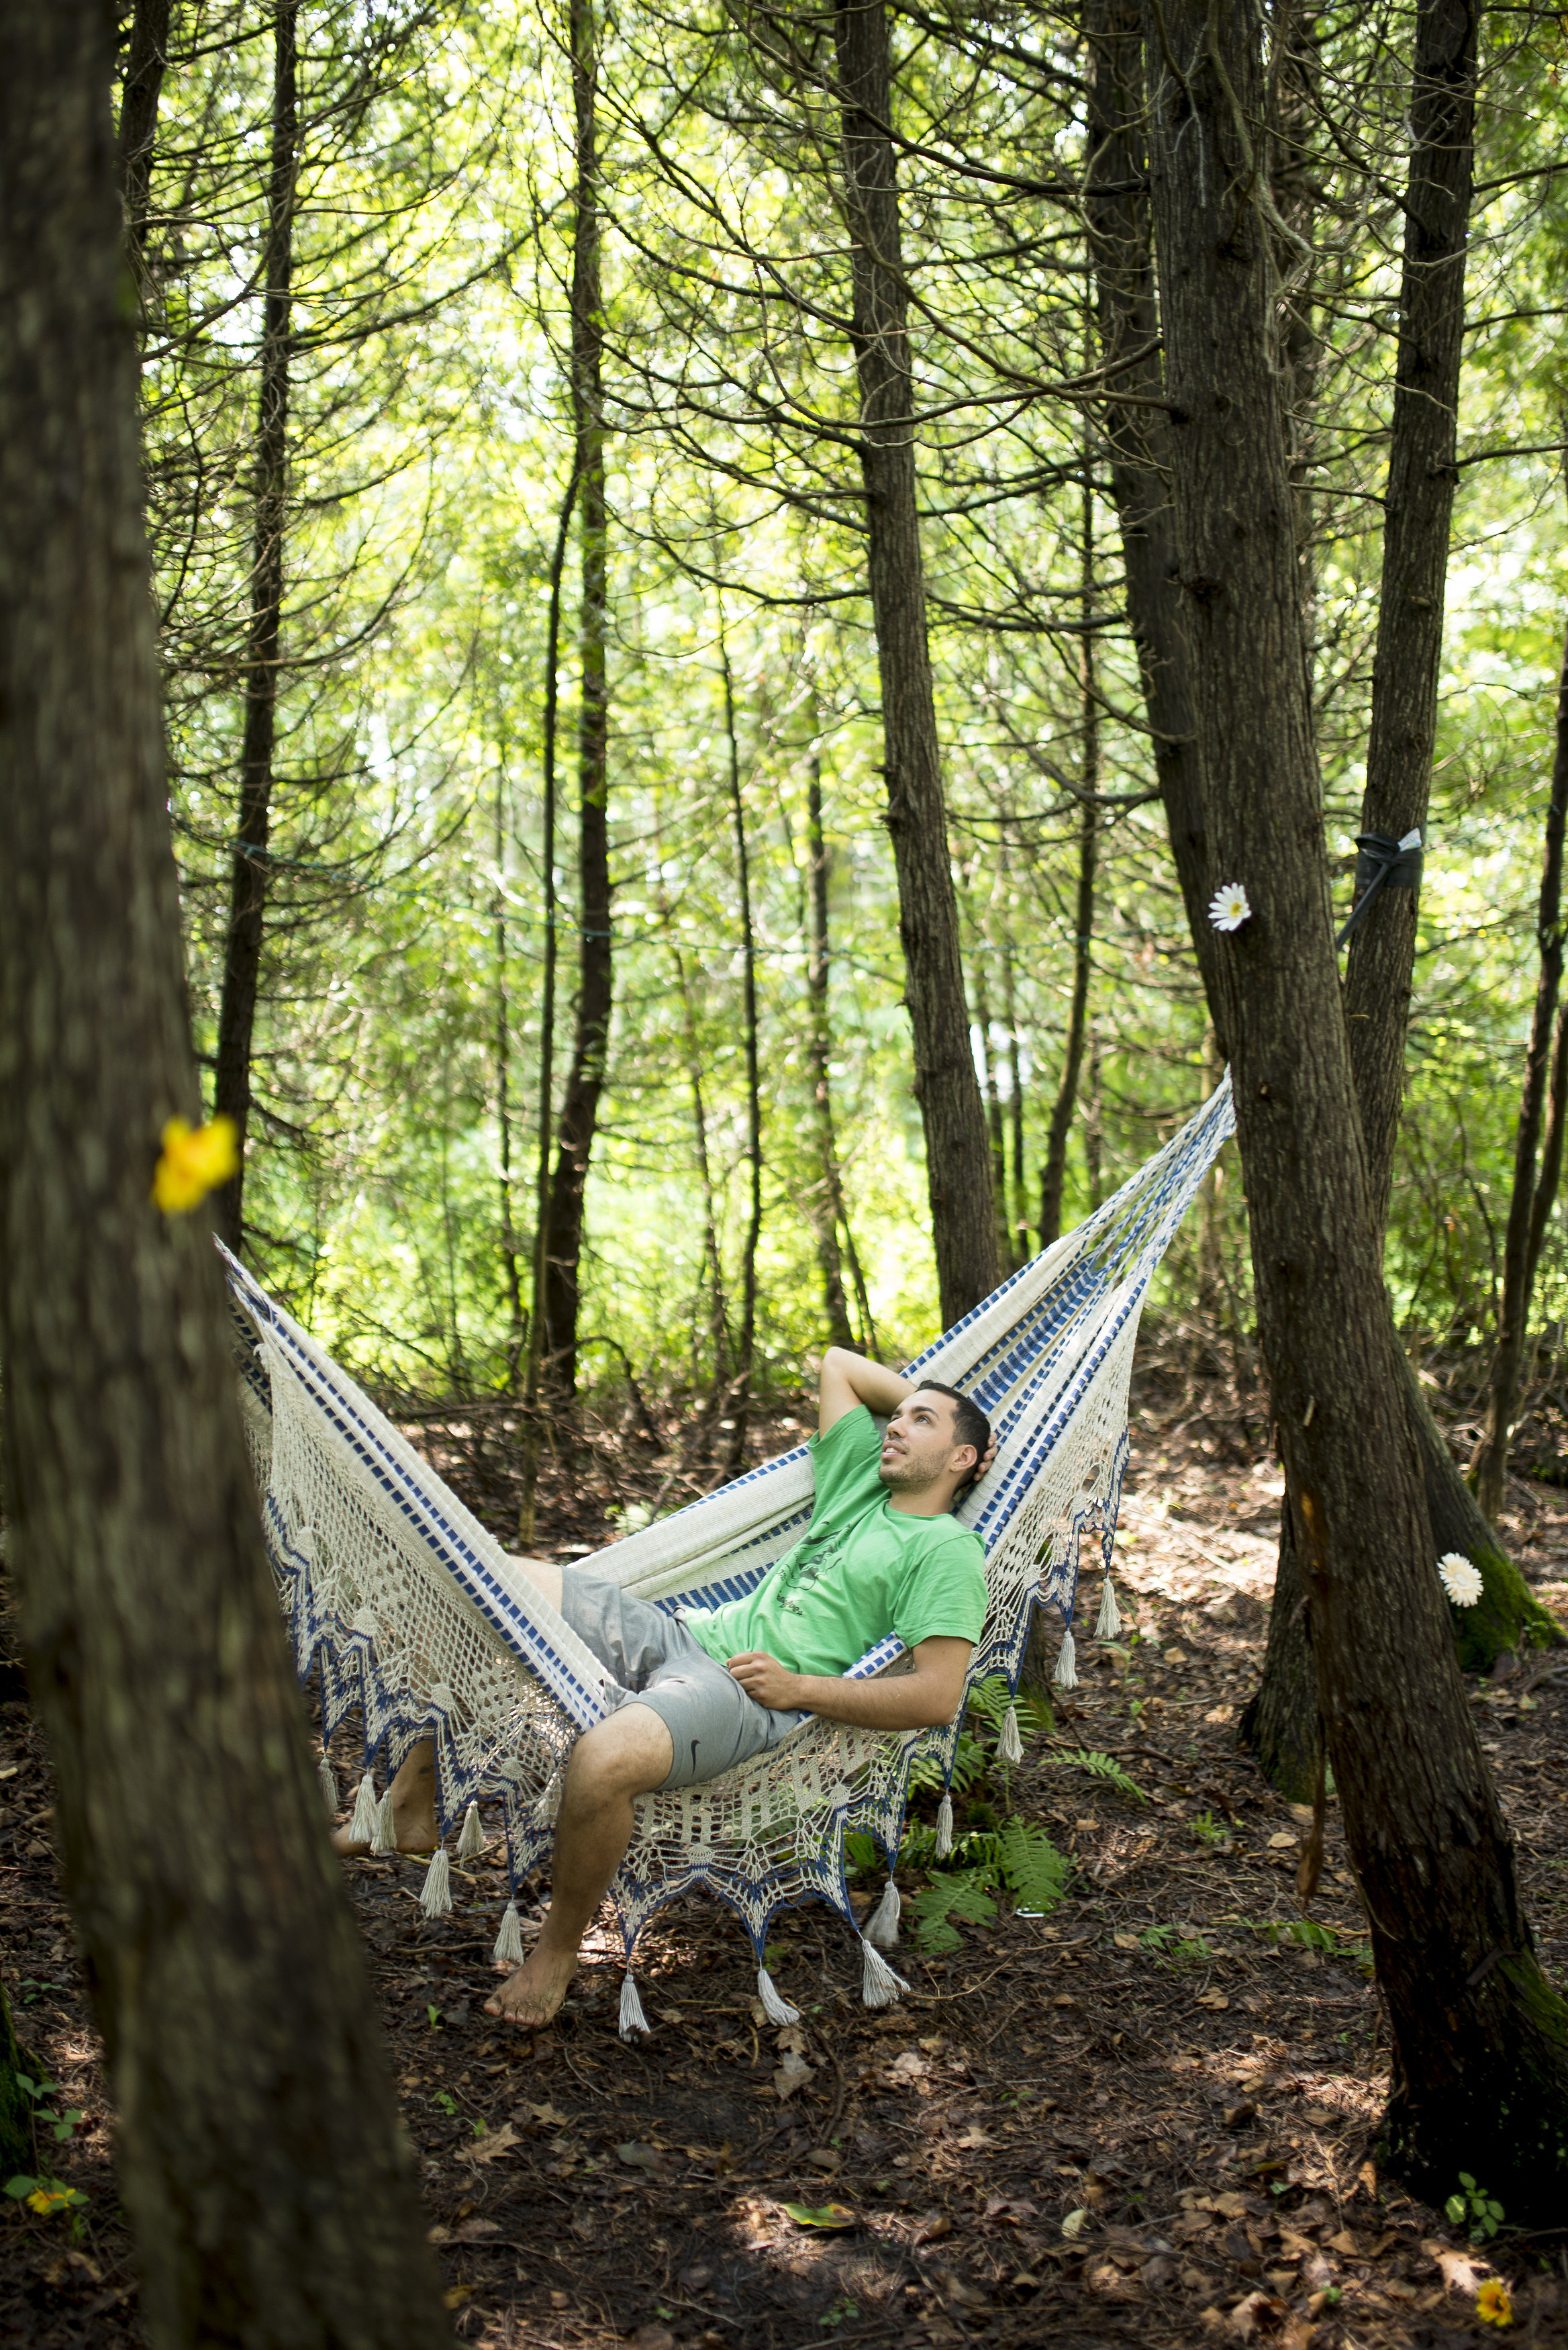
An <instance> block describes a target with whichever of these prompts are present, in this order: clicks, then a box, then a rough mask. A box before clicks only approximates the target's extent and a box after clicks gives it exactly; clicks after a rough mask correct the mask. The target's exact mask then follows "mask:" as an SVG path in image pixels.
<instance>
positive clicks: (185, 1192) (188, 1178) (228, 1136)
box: [152, 1118, 240, 1216]
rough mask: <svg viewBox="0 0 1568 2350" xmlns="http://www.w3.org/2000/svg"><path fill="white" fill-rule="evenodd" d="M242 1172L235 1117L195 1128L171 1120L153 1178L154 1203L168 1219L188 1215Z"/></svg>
mask: <svg viewBox="0 0 1568 2350" xmlns="http://www.w3.org/2000/svg"><path fill="white" fill-rule="evenodd" d="M239 1171H240V1139H239V1136H238V1135H237V1134H236V1132H235V1131H234V1119H233V1118H213V1121H212V1123H211V1125H209V1126H198V1127H192V1125H191V1123H190V1121H189V1119H187V1118H171V1119H170V1121H169V1123H168V1125H167V1126H166V1127H165V1128H164V1129H163V1156H162V1157H161V1159H160V1160H159V1161H158V1165H157V1167H156V1169H155V1170H154V1172H153V1177H152V1200H153V1204H154V1206H155V1207H159V1208H161V1209H162V1211H163V1212H164V1214H165V1215H166V1216H184V1215H189V1213H190V1211H191V1210H192V1208H194V1207H196V1206H197V1205H199V1203H200V1202H201V1201H202V1200H204V1199H205V1198H206V1196H207V1194H208V1192H209V1191H216V1189H217V1187H218V1185H219V1184H220V1183H226V1182H227V1181H228V1180H229V1178H230V1176H231V1175H237V1174H238V1173H239Z"/></svg>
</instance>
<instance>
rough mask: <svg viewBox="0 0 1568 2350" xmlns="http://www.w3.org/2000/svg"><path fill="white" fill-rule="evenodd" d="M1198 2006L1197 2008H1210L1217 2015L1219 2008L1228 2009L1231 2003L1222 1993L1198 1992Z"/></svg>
mask: <svg viewBox="0 0 1568 2350" xmlns="http://www.w3.org/2000/svg"><path fill="white" fill-rule="evenodd" d="M1198 2004H1199V2007H1210V2008H1212V2009H1213V2010H1214V2011H1215V2012H1216V2013H1218V2012H1219V2011H1220V2008H1222V2007H1229V2006H1230V2004H1231V2002H1230V2001H1229V2000H1228V1999H1227V1998H1226V1996H1225V1994H1224V1992H1223V1991H1199V1994H1198Z"/></svg>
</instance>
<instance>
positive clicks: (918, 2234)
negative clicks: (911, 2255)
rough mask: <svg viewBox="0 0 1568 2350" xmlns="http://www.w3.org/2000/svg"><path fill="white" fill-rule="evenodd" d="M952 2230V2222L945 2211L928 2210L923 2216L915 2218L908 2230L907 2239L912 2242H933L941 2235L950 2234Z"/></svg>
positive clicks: (937, 2240)
mask: <svg viewBox="0 0 1568 2350" xmlns="http://www.w3.org/2000/svg"><path fill="white" fill-rule="evenodd" d="M952 2231H953V2223H952V2221H951V2220H950V2219H949V2218H948V2215H947V2213H946V2212H945V2211H928V2212H927V2214H926V2216H925V2218H924V2219H923V2220H916V2222H915V2224H914V2226H913V2228H911V2230H909V2241H910V2242H911V2243H912V2244H935V2243H938V2242H940V2240H941V2238H942V2237H943V2236H950V2235H951V2234H952Z"/></svg>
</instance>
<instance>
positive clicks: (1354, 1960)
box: [1237, 1918, 1373, 1975]
mask: <svg viewBox="0 0 1568 2350" xmlns="http://www.w3.org/2000/svg"><path fill="white" fill-rule="evenodd" d="M1237 1922H1238V1924H1239V1925H1241V1926H1242V1927H1243V1928H1245V1929H1246V1930H1247V1931H1248V1932H1249V1933H1251V1934H1260V1935H1262V1937H1263V1939H1265V1940H1266V1941H1271V1942H1274V1943H1276V1944H1278V1945H1279V1947H1280V1948H1282V1949H1285V1948H1293V1949H1295V1950H1318V1951H1321V1952H1322V1954H1323V1956H1324V1958H1330V1959H1344V1960H1346V1961H1347V1962H1348V1963H1349V1964H1350V1965H1351V1966H1354V1967H1359V1969H1360V1970H1361V1971H1362V1973H1363V1974H1366V1975H1369V1974H1371V1972H1372V1970H1373V1968H1372V1945H1371V1943H1370V1942H1363V1941H1350V1940H1346V1939H1344V1938H1342V1937H1341V1936H1340V1935H1338V1934H1336V1933H1335V1931H1334V1928H1333V1927H1332V1926H1324V1925H1322V1924H1320V1923H1319V1921H1318V1920H1317V1919H1316V1918H1239V1919H1238V1921H1237Z"/></svg>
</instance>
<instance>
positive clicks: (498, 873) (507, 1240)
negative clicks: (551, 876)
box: [495, 735, 523, 1395]
mask: <svg viewBox="0 0 1568 2350" xmlns="http://www.w3.org/2000/svg"><path fill="white" fill-rule="evenodd" d="M506 972H507V965H506V743H505V738H504V735H503V738H502V741H501V743H499V744H498V746H497V750H496V759H495V1120H496V1125H497V1127H498V1128H499V1141H500V1148H501V1169H500V1177H499V1186H500V1192H501V1201H500V1206H501V1279H502V1285H503V1289H504V1295H505V1299H506V1318H507V1331H506V1392H507V1394H508V1395H514V1394H515V1392H516V1388H517V1358H518V1357H519V1355H520V1354H521V1353H522V1350H523V1284H522V1283H521V1281H520V1279H519V1278H518V1273H517V1255H518V1249H517V1210H516V1202H515V1201H514V1199H513V1197H512V1012H511V1005H510V1003H509V1001H508V998H507V992H506Z"/></svg>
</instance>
